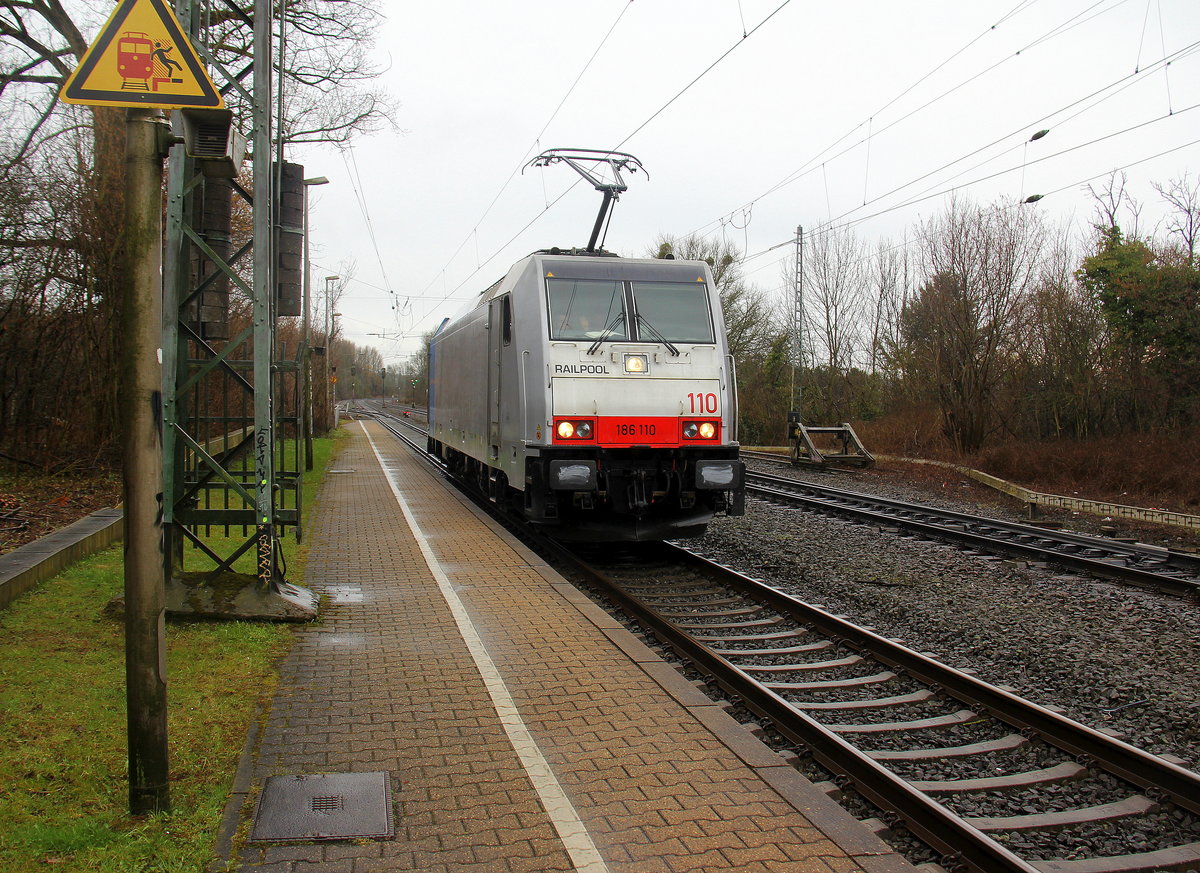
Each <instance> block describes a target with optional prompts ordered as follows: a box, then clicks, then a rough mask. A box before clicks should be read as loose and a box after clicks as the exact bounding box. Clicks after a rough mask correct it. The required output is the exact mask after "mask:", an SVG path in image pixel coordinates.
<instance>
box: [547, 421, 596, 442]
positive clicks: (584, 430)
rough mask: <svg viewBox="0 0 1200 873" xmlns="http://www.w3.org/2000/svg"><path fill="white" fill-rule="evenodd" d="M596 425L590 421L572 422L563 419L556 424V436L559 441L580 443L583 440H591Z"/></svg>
mask: <svg viewBox="0 0 1200 873" xmlns="http://www.w3.org/2000/svg"><path fill="white" fill-rule="evenodd" d="M594 430H595V425H594V424H593V422H591V421H590V420H588V419H583V420H578V419H577V420H575V421H571V420H569V419H562V420H560V421H558V422H556V423H555V425H554V434H555V436H556V437H558V439H559V440H564V441H565V440H570V441H572V442H579V441H581V440H591V439H592V438H593V432H594Z"/></svg>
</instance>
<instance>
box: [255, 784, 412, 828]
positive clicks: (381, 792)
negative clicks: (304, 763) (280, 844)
mask: <svg viewBox="0 0 1200 873" xmlns="http://www.w3.org/2000/svg"><path fill="white" fill-rule="evenodd" d="M394 835H395V829H394V826H393V823H392V790H391V783H390V780H389V777H388V773H387V772H386V771H384V772H379V773H318V774H314V775H310V776H271V777H270V778H268V779H267V782H266V785H264V786H263V792H262V796H261V797H259V799H258V809H257V810H255V813H254V827H253V829H252V830H251V831H250V840H251V841H252V842H267V841H290V840H350V839H357V838H364V837H373V838H376V839H383V838H390V837H392V836H394Z"/></svg>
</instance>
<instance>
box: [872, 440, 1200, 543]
mask: <svg viewBox="0 0 1200 873" xmlns="http://www.w3.org/2000/svg"><path fill="white" fill-rule="evenodd" d="M875 457H876V458H877V459H878V460H881V461H884V460H887V461H900V462H903V463H906V464H929V465H932V466H935V467H945V468H946V469H949V470H954V471H955V472H956V473H961V474H962V475H964V476H966V477H967V478H969V479H974V480H975V481H976V482H979V483H981V484H983V485H987V486H988V487H989V488H994V489H995V490H997V491H1000V492H1003V493H1004V494H1008V495H1010V496H1012V497H1015V498H1017V499H1018V500H1020V501H1022V502H1023V503H1025V504H1026V505H1027V506H1029V507H1030V510H1031V512H1032V510H1033V508H1034V507H1037V506H1054V507H1057V508H1059V509H1069V510H1071V511H1073V512H1086V513H1089V514H1091V515H1100V516H1108V517H1109V518H1124V519H1128V520H1130V521H1145V522H1150V523H1151V524H1170V525H1175V526H1176V527H1187V528H1192V529H1193V530H1200V515H1188V514H1187V513H1184V512H1169V511H1167V510H1165V509H1146V508H1143V507H1140V506H1126V505H1125V504H1123V503H1104V502H1102V501H1099V500H1084V499H1082V498H1079V497H1064V496H1063V495H1061V494H1046V493H1045V492H1042V491H1031V490H1030V489H1028V488H1023V487H1021V486H1020V485H1015V484H1013V483H1012V482H1008V481H1006V480H1004V479H1001V478H1000V477H998V476H992V475H989V474H988V473H984V472H981V471H979V470H972V469H971V468H970V467H964V466H962V465H961V464H951V463H950V462H948V461H931V460H927V459H925V458H901V457H897V456H896V455H876V456H875Z"/></svg>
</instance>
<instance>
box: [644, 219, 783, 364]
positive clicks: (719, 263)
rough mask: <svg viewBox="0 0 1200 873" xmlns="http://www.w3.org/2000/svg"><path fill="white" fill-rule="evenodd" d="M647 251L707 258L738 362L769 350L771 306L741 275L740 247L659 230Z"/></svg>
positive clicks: (731, 350) (653, 254)
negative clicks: (672, 234) (674, 234)
mask: <svg viewBox="0 0 1200 873" xmlns="http://www.w3.org/2000/svg"><path fill="white" fill-rule="evenodd" d="M648 254H649V255H650V257H654V258H662V257H666V256H667V255H668V254H670V255H672V256H674V257H676V258H682V259H684V260H693V261H704V262H706V263H707V264H708V265H709V267H710V268H711V269H712V272H713V281H714V282H715V283H716V286H717V291H718V292H719V294H720V296H721V310H722V312H723V314H724V316H725V330H726V332H727V333H728V335H729V350H730V352H731V353H732V354H733V356H734V358H735V359H736V360H737V361H738V362H739V363H740V362H741V361H742V360H744V359H746V358H748V357H750V356H752V355H755V354H766V351H767V348H768V347H769V346H770V343H771V338H772V330H771V327H772V323H771V318H770V312H769V306H768V305H767V301H766V298H765V297H764V295H763V294H762V292H761V291H759V290H758V289H757V288H755V287H754V286H753V285H751V284H749V283H748V282H746V280H745V278H744V277H743V276H742V271H741V260H742V253H741V252H740V251H739V250H738V249H736V248H735V247H733V246H731V245H729V244H728V243H725V242H723V241H721V240H715V239H710V238H708V237H704V236H698V235H696V234H692V235H690V236H686V237H675V236H671V235H670V234H665V233H660V234H659V235H658V237H657V238H656V239H655V241H654V245H653V247H652V248H651V249H650V251H649V252H648Z"/></svg>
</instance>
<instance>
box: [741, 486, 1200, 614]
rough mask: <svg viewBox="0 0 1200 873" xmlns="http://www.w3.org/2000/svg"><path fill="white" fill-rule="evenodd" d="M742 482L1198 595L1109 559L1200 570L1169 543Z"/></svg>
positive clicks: (1188, 582)
mask: <svg viewBox="0 0 1200 873" xmlns="http://www.w3.org/2000/svg"><path fill="white" fill-rule="evenodd" d="M746 487H747V489H749V490H751V491H754V492H756V493H758V494H760V495H763V496H765V497H767V498H769V499H772V500H778V501H783V502H786V503H793V504H797V505H800V506H803V507H805V508H812V509H817V510H821V511H824V512H835V513H839V514H842V515H849V516H852V517H854V518H858V519H862V520H866V521H872V522H875V523H878V524H880V525H883V526H885V527H886V526H894V527H901V528H903V529H905V530H909V531H913V532H916V533H920V534H922V535H924V536H928V537H930V538H933V539H939V540H949V541H954V542H958V543H963V544H966V545H969V546H972V547H974V548H979V549H983V550H985V551H988V552H990V553H993V554H997V553H998V554H1007V555H1014V556H1018V557H1024V558H1034V559H1037V560H1041V561H1046V562H1050V563H1055V564H1058V565H1061V566H1064V567H1067V568H1069V569H1072V570H1080V571H1083V572H1086V573H1089V574H1092V575H1095V576H1103V577H1106V578H1111V579H1118V580H1121V581H1124V582H1130V583H1132V584H1136V585H1139V586H1141V587H1146V588H1154V589H1157V590H1160V591H1163V592H1166V593H1169V594H1173V595H1176V596H1183V597H1188V596H1191V597H1196V596H1200V581H1197V579H1184V578H1180V577H1179V576H1175V575H1170V574H1169V573H1164V572H1162V571H1156V570H1149V569H1145V568H1143V567H1138V566H1131V565H1129V564H1126V563H1120V564H1118V563H1113V561H1115V560H1120V561H1122V562H1124V561H1141V562H1146V561H1153V562H1156V563H1160V564H1166V565H1168V566H1169V568H1170V569H1171V570H1173V571H1176V572H1179V573H1191V574H1194V575H1195V574H1200V558H1198V557H1196V556H1193V555H1187V554H1184V553H1181V552H1175V551H1172V550H1170V549H1162V548H1159V547H1155V546H1145V545H1141V546H1139V545H1135V544H1131V543H1117V542H1113V541H1109V540H1104V539H1101V538H1099V537H1088V536H1086V535H1083V534H1074V533H1064V532H1061V531H1052V530H1047V529H1044V528H1039V527H1034V526H1032V525H1024V524H1019V523H1017V522H1006V521H1000V520H997V519H992V518H985V517H983V516H974V515H968V514H966V513H960V512H954V511H952V510H942V509H937V508H934V507H929V506H921V505H918V504H914V503H906V502H904V501H899V500H889V499H887V498H882V497H875V496H873V495H869V494H859V493H856V492H853V491H843V490H840V489H836V488H826V487H825V486H821V485H813V484H811V483H808V482H800V481H797V480H795V479H788V478H784V477H777V476H769V475H764V474H761V473H750V472H748V473H747V474H746ZM916 516H922V517H920V518H919V517H916ZM935 519H937V520H935ZM1017 538H1021V539H1017ZM1022 539H1024V541H1022ZM1070 548H1075V549H1084V548H1086V549H1095V550H1097V551H1100V552H1102V553H1103V556H1102V557H1085V556H1082V555H1079V554H1075V553H1072V552H1071V551H1063V549H1070Z"/></svg>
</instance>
